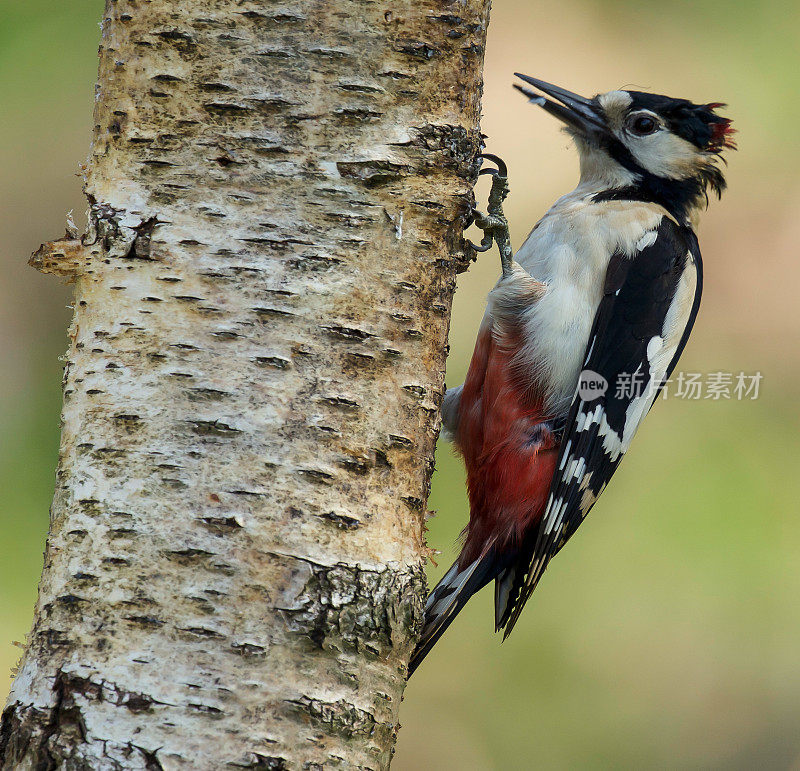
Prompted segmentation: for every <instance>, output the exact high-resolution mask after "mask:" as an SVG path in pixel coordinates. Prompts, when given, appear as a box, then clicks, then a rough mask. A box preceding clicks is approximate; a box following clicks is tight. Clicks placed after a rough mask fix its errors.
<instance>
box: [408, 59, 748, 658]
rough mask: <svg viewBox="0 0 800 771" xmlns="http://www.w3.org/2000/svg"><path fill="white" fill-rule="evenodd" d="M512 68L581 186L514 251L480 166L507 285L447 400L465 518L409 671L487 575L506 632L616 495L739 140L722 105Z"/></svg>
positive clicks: (487, 227) (698, 277)
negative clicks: (595, 509)
mask: <svg viewBox="0 0 800 771" xmlns="http://www.w3.org/2000/svg"><path fill="white" fill-rule="evenodd" d="M516 75H517V77H519V78H521V79H522V81H524V82H525V83H526V84H527V85H528V86H533V87H534V88H535V89H536V90H535V91H534V90H532V89H530V88H528V87H527V86H523V85H520V84H515V88H517V89H518V90H519V91H521V92H522V93H523V94H524V95H525V96H526V97H528V99H529V101H530V102H531V103H533V104H536V105H539V106H541V107H542V108H543V109H544V110H545V111H546V112H548V113H550V114H551V115H553V116H555V117H556V118H558V119H559V120H560V121H562V122H563V123H564V126H565V129H566V131H567V133H568V134H570V135H571V136H572V138H573V140H574V142H575V144H576V146H577V149H578V154H579V156H580V181H579V183H578V186H577V187H576V188H575V189H574V190H573V191H572V192H571V193H568V194H567V195H565V196H563V197H562V198H560V199H559V200H558V201H556V203H555V204H554V205H553V206H552V207H551V208H550V210H549V211H548V212H547V213H546V214H545V215H544V217H542V219H541V220H540V221H539V222H538V223H537V224H536V225H535V227H534V228H533V230H532V231H531V233H530V235H529V236H528V238H527V239H526V241H525V243H524V244H523V245H522V247H521V248H520V249H519V251H517V253H516V254H514V255H513V256H512V251H511V247H510V240H509V238H508V229H507V225H506V222H505V219H504V217H503V213H502V201H503V199H504V198H505V195H506V194H507V190H508V188H507V183H506V169H505V165H504V164H503V163H502V161H501V160H500V159H499V158H497V157H496V156H488V155H485V156H484V158H486V159H488V160H490V161H492V162H494V163H495V165H496V166H497V168H496V169H483V170H482V173H486V172H489V173H491V174H493V176H494V180H493V185H492V192H491V194H490V196H489V207H488V215H484V214H480V213H478V212H476V213H475V216H474V220H475V223H476V224H477V225H478V226H479V227H481V228H483V230H484V239H483V242H482V245H481V247H476V248H477V249H478V250H479V251H485V250H486V249H488V248H489V247H491V245H492V243H493V242H496V243H497V244H498V246H499V248H500V253H501V267H502V275H501V277H500V279H499V280H498V282H497V284H496V285H495V287H494V288H493V289H492V291H491V292H490V293H489V296H488V300H487V308H486V313H485V315H484V318H483V321H482V323H481V326H480V331H479V333H478V339H477V342H476V345H475V351H474V353H473V356H472V361H471V363H470V366H469V370H468V372H467V376H466V379H465V381H464V383H463V385H460V386H458V387H457V388H451V389H449V390H448V391H447V393H446V394H445V398H444V402H443V407H442V417H443V424H444V427H445V430H446V431H447V432H448V433H449V434H450V436H451V437H452V439H453V441H454V442H455V445H456V447H457V449H458V450H459V451H460V453H461V455H462V456H463V459H464V463H465V465H466V470H467V488H468V493H469V502H470V519H469V524H468V525H467V527H466V528H465V530H464V532H463V534H462V536H463V548H462V550H461V553H460V555H459V557H458V559H457V560H456V561H455V562H454V563H453V565H452V566H451V567H450V569H449V570H448V571H447V573H446V574H445V576H444V578H442V580H441V581H440V582H439V583H438V584H437V586H436V587H435V588H434V590H433V591H432V592H431V594H430V596H429V597H428V600H427V603H426V607H425V621H424V627H423V632H422V637H421V639H420V642H419V644H418V646H417V648H416V650H415V651H414V653H413V655H412V658H411V661H410V664H409V674H411V673H413V672H414V670H415V669H416V668H417V667H418V666H419V664H420V662H421V661H422V659H423V658H424V657H425V656H426V655H427V653H428V652H429V651H430V650H431V648H432V647H433V645H434V644H435V643H436V641H437V640H438V639H439V637H440V636H441V635H442V634H443V632H444V631H445V630H446V629H447V627H448V626H449V625H450V623H451V622H452V621H453V619H454V618H455V616H456V614H458V612H459V611H460V610H461V608H463V607H464V605H465V604H466V602H467V601H468V600H469V598H470V597H471V596H472V595H473V594H475V592H477V591H479V590H480V589H481V588H483V587H484V586H486V585H487V584H489V583H490V582H491V581H492V580H494V582H495V595H494V597H495V630H496V631H500V630H501V629H502V630H503V631H504V636H503V639H504V640H505V639H506V638H507V637H508V635H509V634H510V633H511V630H512V629H513V628H514V625H515V624H516V622H517V620H518V619H519V615H520V612H521V611H522V608H523V607H524V605H525V603H526V602H527V600H528V599H529V597H530V595H531V593H532V592H533V590H534V589H535V588H536V585H537V584H538V582H539V580H540V579H541V577H542V574H543V572H544V570H545V568H546V567H547V565H548V563H549V562H550V560H551V559H552V557H553V556H554V555H555V554H556V552H558V551H559V550H560V549H561V547H562V546H564V544H565V543H566V542H567V541H568V540H569V538H570V537H571V536H572V534H573V533H574V532H575V530H576V529H577V527H578V525H580V524H581V522H582V521H583V520H584V518H585V517H586V515H587V514H588V513H589V510H590V509H591V508H592V506H593V505H594V503H595V502H596V501H597V498H598V497H599V495H600V494H601V493H602V492H603V490H604V489H605V486H606V485H607V484H608V481H609V480H610V479H611V477H612V475H613V474H614V472H615V471H616V469H617V467H618V466H619V464H620V461H621V460H622V458H623V456H624V455H625V453H626V452H627V450H628V447H629V446H630V443H631V440H632V439H633V436H634V434H635V433H636V430H637V429H638V427H639V425H640V424H641V421H642V420H643V418H644V416H645V415H646V414H647V412H648V411H649V409H650V407H651V406H652V405H653V402H654V401H655V399H656V397H657V396H658V393H659V391H660V390H661V388H662V387H663V385H664V383H665V381H666V380H667V379H668V378H669V376H670V373H671V372H672V371H673V369H674V368H675V365H676V363H677V361H678V358H679V357H680V355H681V353H682V352H683V349H684V347H685V346H686V342H687V340H688V338H689V334H690V332H691V330H692V326H693V324H694V320H695V317H696V315H697V310H698V307H699V304H700V294H701V287H702V262H701V258H700V249H699V247H698V243H697V237H696V235H695V228H696V224H697V219H698V217H699V214H700V212H701V211H702V210H703V209H705V208H706V206H707V205H708V194H709V192H713V193H716V195H717V196H718V197H720V196H721V195H722V191H723V190H724V189H725V178H724V176H723V174H722V171H721V170H720V168H719V161H720V160H721V158H722V152H723V151H724V150H725V149H733V148H734V147H735V145H734V142H733V139H732V136H731V135H732V133H733V128H732V126H731V121H730V119H728V118H724V117H722V116H720V115H718V114H717V112H716V110H718V109H719V108H722V107H724V106H725V105H723V104H722V103H711V104H695V103H693V102H690V101H688V100H686V99H674V98H671V97H668V96H662V95H659V94H651V93H645V92H641V91H630V90H616V91H609V92H608V93H605V94H599V95H597V96H595V97H594V98H592V99H587V98H584V97H581V96H578V95H577V94H574V93H572V92H570V91H567V90H565V89H563V88H559V87H558V86H554V85H552V84H550V83H546V82H544V81H542V80H538V79H536V78H531V77H528V76H527V75H521V74H519V73H516ZM632 383H635V385H636V387H635V388H634V387H630V385H631V384H632Z"/></svg>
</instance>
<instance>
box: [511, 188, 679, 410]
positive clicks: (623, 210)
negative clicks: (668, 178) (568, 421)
mask: <svg viewBox="0 0 800 771" xmlns="http://www.w3.org/2000/svg"><path fill="white" fill-rule="evenodd" d="M665 214H666V212H665V210H664V209H663V208H661V207H660V206H656V205H654V204H647V203H638V202H637V203H633V202H631V201H604V202H601V203H592V202H588V201H587V192H586V191H585V190H582V189H581V187H578V188H577V189H576V190H575V191H574V192H573V193H570V194H569V195H567V196H564V197H563V198H561V199H559V201H557V202H556V204H555V205H554V206H553V208H552V209H550V211H549V212H548V213H547V214H546V215H545V216H544V217H543V218H542V220H541V221H540V222H539V224H538V225H537V226H536V227H535V228H534V230H533V231H532V232H531V234H530V235H529V236H528V238H527V240H526V241H525V243H524V244H523V245H522V247H521V248H520V250H519V251H518V252H517V254H516V256H515V260H516V261H517V262H518V263H519V264H520V265H521V266H522V267H523V268H524V269H525V270H526V271H527V272H528V273H530V275H531V276H533V277H534V278H535V279H537V280H539V281H542V282H544V283H545V284H546V285H547V291H546V292H545V293H544V296H543V297H542V298H541V299H540V300H539V301H538V302H536V303H533V304H531V305H529V306H528V307H527V308H526V309H525V310H524V316H525V318H524V326H525V335H524V340H525V344H524V346H523V349H522V350H521V351H520V354H519V359H518V361H519V363H520V366H521V367H523V368H524V369H525V370H528V371H530V373H531V376H532V377H533V378H534V379H536V380H537V381H538V382H539V383H540V384H541V385H542V386H543V387H544V390H545V392H546V393H547V394H549V396H548V400H547V405H546V406H547V409H548V410H549V411H550V412H551V414H560V413H562V412H564V411H566V410H567V409H568V408H569V404H570V402H571V400H572V397H573V395H574V392H575V387H576V383H577V381H578V374H579V373H580V370H581V366H582V365H583V360H584V355H585V353H586V345H587V343H588V340H589V333H590V331H591V328H592V323H593V321H594V317H595V313H596V312H597V307H598V305H599V303H600V299H601V297H602V294H603V284H604V282H605V275H606V270H607V268H608V262H609V259H610V257H611V255H612V254H613V253H614V252H615V251H617V250H621V251H623V253H625V254H633V253H634V251H635V246H636V244H637V242H639V240H640V239H641V238H642V237H643V236H644V235H645V234H646V233H648V232H649V231H653V230H655V229H656V228H657V227H658V224H659V222H660V221H661V218H662V217H663V216H664V215H665Z"/></svg>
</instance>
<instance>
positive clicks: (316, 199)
mask: <svg viewBox="0 0 800 771" xmlns="http://www.w3.org/2000/svg"><path fill="white" fill-rule="evenodd" d="M487 20H488V0H458V2H455V1H453V2H446V1H444V2H443V1H442V0H423V2H419V0H397V1H396V2H395V1H394V0H392V1H391V2H387V3H375V2H370V1H369V0H336V2H319V1H317V2H314V1H313V0H290V2H288V3H286V4H283V3H272V2H267V1H266V0H180V1H179V0H108V2H107V8H106V14H105V18H104V21H103V34H102V43H101V47H100V75H99V83H98V93H97V106H96V112H95V133H94V141H93V145H92V150H91V155H90V160H89V165H88V170H87V182H86V191H87V196H88V198H89V201H90V204H91V219H90V227H89V231H88V233H87V234H85V235H84V236H83V238H82V239H81V240H77V239H76V238H74V237H69V236H68V237H67V238H66V239H64V240H63V241H59V242H54V243H50V244H45V245H44V246H43V247H42V249H41V250H40V251H39V252H37V254H36V255H34V259H33V262H34V264H36V265H37V266H38V267H39V268H40V269H42V270H46V271H49V272H55V273H62V274H64V275H69V276H71V277H72V278H74V279H75V280H76V302H75V314H74V319H73V323H72V326H71V328H70V333H69V336H70V347H69V350H68V353H67V356H66V367H65V375H64V409H63V428H62V439H61V453H60V461H59V467H58V472H57V483H56V493H55V498H54V501H53V507H52V517H51V529H50V535H49V539H48V545H47V550H46V555H45V568H44V573H43V576H42V581H41V584H40V591H39V600H38V603H37V607H36V615H35V620H34V626H33V629H32V632H31V635H30V638H29V644H28V647H27V650H26V652H25V654H24V657H23V660H22V663H21V668H20V671H19V674H18V676H17V678H16V680H15V682H14V686H13V689H12V692H11V695H10V697H9V701H8V705H7V708H6V711H5V713H4V717H3V727H2V731H1V732H0V760H1V761H2V767H3V768H13V769H27V768H70V769H75V768H103V769H105V768H148V769H153V768H162V767H163V768H198V769H203V768H208V769H219V768H275V769H279V768H321V767H325V768H328V767H331V768H335V767H363V768H384V767H386V766H388V763H389V759H390V757H391V752H392V747H393V744H394V737H395V733H396V730H397V726H398V708H399V705H400V699H401V695H402V692H403V688H404V685H405V682H404V681H405V663H406V661H407V658H408V655H409V654H410V651H411V648H412V647H413V643H414V639H415V635H416V631H417V629H416V626H417V624H418V622H419V619H420V613H421V603H422V598H423V595H424V577H423V568H422V564H423V559H424V554H425V546H424V538H423V520H424V517H425V512H426V507H425V502H426V498H427V492H428V485H429V479H430V474H431V469H432V461H433V449H434V442H435V437H436V434H437V431H438V423H439V418H438V408H439V405H440V401H441V396H442V389H443V368H444V360H445V344H446V335H447V326H448V321H449V314H450V303H451V296H452V291H453V286H454V276H455V273H456V271H457V270H459V269H461V268H463V266H464V264H465V258H464V254H463V251H462V248H463V242H462V240H461V234H462V227H463V224H464V215H465V213H466V211H467V207H468V203H469V200H470V195H471V182H472V181H473V180H474V174H475V169H476V152H477V150H478V148H479V134H478V117H479V95H480V84H481V68H482V60H483V45H484V40H485V32H486V24H487Z"/></svg>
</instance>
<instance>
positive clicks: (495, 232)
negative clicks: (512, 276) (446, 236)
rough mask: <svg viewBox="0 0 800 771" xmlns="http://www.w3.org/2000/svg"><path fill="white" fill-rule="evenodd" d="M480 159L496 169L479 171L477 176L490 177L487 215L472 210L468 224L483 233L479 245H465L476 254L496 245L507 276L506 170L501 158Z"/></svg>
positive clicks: (509, 258) (483, 155)
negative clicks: (504, 211)
mask: <svg viewBox="0 0 800 771" xmlns="http://www.w3.org/2000/svg"><path fill="white" fill-rule="evenodd" d="M481 158H485V159H486V160H488V161H491V162H492V163H494V164H495V165H496V166H497V168H496V169H493V168H490V167H487V168H483V169H481V170H480V172H479V175H483V174H491V175H492V189H491V190H490V191H489V205H488V207H487V213H486V214H484V213H483V212H480V211H478V210H477V209H473V210H472V212H471V222H470V224H475V225H477V226H478V227H479V228H480V229H481V230H482V231H483V239H482V240H481V242H480V244H473V243H472V242H471V241H467V243H468V244H469V245H470V246H471V247H472V248H473V249H474V250H475V251H476V252H487V251H489V249H491V248H492V243H496V244H497V248H498V249H499V250H500V263H501V265H502V267H503V275H504V276H507V275H509V273H510V272H511V262H512V259H513V252H512V249H511V236H510V235H509V232H508V220H506V216H505V214H504V213H503V201H505V199H506V196H507V195H508V169H507V167H506V164H505V163H504V162H503V160H502V159H501V158H498V157H497V156H496V155H491V154H490V153H481Z"/></svg>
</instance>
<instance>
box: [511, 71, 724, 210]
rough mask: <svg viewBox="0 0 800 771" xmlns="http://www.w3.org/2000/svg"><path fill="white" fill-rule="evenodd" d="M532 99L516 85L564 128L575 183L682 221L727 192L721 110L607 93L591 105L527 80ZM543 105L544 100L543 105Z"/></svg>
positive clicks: (629, 93) (639, 95)
mask: <svg viewBox="0 0 800 771" xmlns="http://www.w3.org/2000/svg"><path fill="white" fill-rule="evenodd" d="M517 76H518V77H519V78H522V80H524V81H525V82H526V83H528V84H530V85H532V86H534V87H535V88H536V89H538V91H540V92H542V93H537V92H535V91H532V90H531V89H529V88H526V87H525V86H520V85H517V84H515V88H517V89H519V90H520V91H521V92H522V93H523V94H525V96H527V97H528V98H529V100H530V101H531V102H533V103H535V104H538V105H540V106H541V107H542V108H544V109H545V110H546V111H547V112H549V113H550V114H551V115H554V116H555V117H557V118H559V119H560V120H561V121H563V122H564V124H565V126H566V128H567V130H568V131H569V133H570V134H572V136H573V137H574V138H575V141H576V143H577V145H578V150H579V152H580V155H581V176H582V179H583V180H584V181H587V182H592V183H596V184H597V185H598V186H600V187H603V188H605V189H606V190H607V191H608V195H610V196H613V195H614V192H613V191H614V190H619V191H621V192H620V197H622V196H623V195H625V194H627V193H628V192H630V191H631V190H635V191H636V193H637V194H638V195H640V196H642V197H645V198H649V199H651V200H654V201H656V202H658V203H661V204H662V205H664V206H666V207H667V209H668V210H670V211H671V212H673V213H674V214H676V215H678V216H680V217H681V218H682V219H684V218H686V217H688V216H690V215H691V212H692V210H694V209H697V208H698V207H700V206H702V205H704V204H706V203H707V202H708V190H709V189H710V190H712V191H713V192H715V193H716V194H717V195H718V196H720V195H721V194H722V191H723V190H724V189H725V177H724V176H723V174H722V171H721V170H720V168H719V161H720V159H721V154H722V151H723V150H725V149H734V148H735V144H734V142H733V139H732V136H731V135H732V134H733V128H732V127H731V121H730V119H728V118H724V117H722V116H720V115H717V113H716V110H717V109H718V108H720V107H724V105H723V104H721V103H711V104H694V103H693V102H690V101H688V100H687V99H673V98H672V97H669V96H662V95H660V94H648V93H645V92H643V91H627V90H624V91H623V90H620V91H609V92H608V93H606V94H599V95H598V96H595V97H594V98H592V99H586V98H585V97H582V96H578V95H577V94H573V93H572V92H571V91H566V90H565V89H563V88H559V87H558V86H554V85H552V84H550V83H545V82H544V81H542V80H537V79H536V78H530V77H528V76H527V75H520V74H519V73H517ZM547 97H550V98H549V99H548V98H547Z"/></svg>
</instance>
